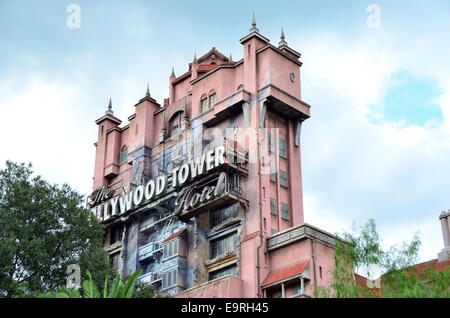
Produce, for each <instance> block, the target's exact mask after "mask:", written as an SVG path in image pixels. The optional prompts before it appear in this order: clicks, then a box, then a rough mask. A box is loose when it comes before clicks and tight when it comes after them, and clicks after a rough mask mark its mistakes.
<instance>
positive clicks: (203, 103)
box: [200, 97, 208, 113]
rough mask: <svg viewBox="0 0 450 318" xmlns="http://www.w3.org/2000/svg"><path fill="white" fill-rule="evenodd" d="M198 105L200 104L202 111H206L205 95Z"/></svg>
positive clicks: (206, 100)
mask: <svg viewBox="0 0 450 318" xmlns="http://www.w3.org/2000/svg"><path fill="white" fill-rule="evenodd" d="M200 105H201V106H200V107H201V110H202V113H203V112H206V111H207V110H208V99H207V98H206V97H205V99H202V100H201V101H200Z"/></svg>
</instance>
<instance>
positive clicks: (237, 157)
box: [88, 21, 334, 297]
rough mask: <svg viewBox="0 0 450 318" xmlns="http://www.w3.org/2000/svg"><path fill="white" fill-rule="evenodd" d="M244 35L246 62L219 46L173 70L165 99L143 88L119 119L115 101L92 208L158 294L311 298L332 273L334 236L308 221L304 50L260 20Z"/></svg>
mask: <svg viewBox="0 0 450 318" xmlns="http://www.w3.org/2000/svg"><path fill="white" fill-rule="evenodd" d="M240 43H241V45H242V49H243V58H242V59H240V60H239V61H233V60H232V59H231V58H228V57H226V56H224V55H223V54H221V53H220V52H219V51H218V50H217V49H216V48H212V49H211V50H210V51H209V52H207V53H206V54H204V55H202V56H200V57H199V58H197V57H196V56H195V57H194V60H193V62H192V63H189V65H188V67H187V69H188V70H187V71H186V72H185V73H183V74H182V75H179V76H176V75H175V72H174V70H173V71H172V74H171V76H170V77H169V97H168V98H167V99H165V100H164V101H163V102H162V103H161V104H159V103H158V102H157V101H156V100H154V99H153V98H152V97H151V94H150V91H149V89H147V92H146V94H145V96H144V97H143V98H142V99H141V100H140V101H139V102H138V103H137V104H136V105H135V110H136V111H135V114H133V115H131V116H130V117H128V123H127V124H126V125H124V126H121V124H122V121H121V120H120V119H118V118H116V117H115V116H114V114H113V110H112V108H113V105H112V103H111V101H110V104H109V106H108V110H107V111H106V113H105V115H104V116H102V117H101V118H99V119H98V120H97V121H96V124H97V125H98V139H97V142H96V143H95V147H96V161H95V170H94V185H93V189H94V192H93V194H92V195H91V196H90V198H89V200H88V201H89V202H88V206H89V207H90V208H91V209H92V211H93V213H95V214H96V215H97V217H98V219H99V222H101V223H103V224H104V225H105V228H106V229H107V231H106V233H107V235H106V238H105V248H106V249H107V250H108V252H109V253H110V257H111V262H112V263H113V264H114V266H116V267H117V268H118V269H119V270H120V272H121V274H123V275H125V274H126V273H129V272H133V271H135V270H137V269H142V270H143V273H142V275H141V276H140V278H139V279H141V280H142V281H145V282H148V283H151V284H153V285H154V286H155V288H156V289H157V290H158V291H159V292H161V293H169V294H172V295H176V296H177V297H309V296H311V295H312V293H313V289H314V286H316V285H328V283H329V278H330V270H331V268H332V264H333V245H334V241H333V236H332V235H330V234H329V233H326V232H324V231H322V230H320V229H317V228H315V227H313V226H311V225H308V224H306V223H305V222H304V216H303V196H302V169H301V148H302V146H301V141H300V132H301V125H302V122H303V121H304V120H306V119H308V118H309V117H310V106H309V105H308V104H306V103H305V102H303V100H302V96H301V85H300V67H301V65H302V63H301V62H300V53H298V52H297V51H295V50H293V49H292V48H290V47H289V46H288V44H287V42H286V41H285V38H284V33H283V32H282V36H281V41H280V42H279V44H278V45H273V44H271V43H270V40H269V39H267V38H266V37H264V36H263V35H261V34H260V33H259V30H258V29H257V27H256V23H255V21H253V24H252V28H251V29H250V33H249V34H247V35H246V36H244V37H243V38H241V39H240ZM218 149H219V150H218ZM221 149H223V152H221ZM208 158H209V159H211V161H210V162H209V161H208V160H209V159H208ZM196 160H199V161H196ZM200 162H201V163H202V165H199V163H200ZM203 163H204V165H203ZM160 176H163V177H164V178H160V179H158V177H160ZM158 180H159V181H158ZM160 181H161V184H163V183H164V186H161V187H160V188H158V182H160ZM219 189H220V191H219ZM152 191H153V192H152ZM186 198H188V199H186ZM183 200H185V201H183ZM180 202H181V203H180ZM183 202H185V203H186V204H185V205H183V204H184V203H183Z"/></svg>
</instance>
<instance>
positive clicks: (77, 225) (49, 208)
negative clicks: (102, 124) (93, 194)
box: [0, 161, 112, 297]
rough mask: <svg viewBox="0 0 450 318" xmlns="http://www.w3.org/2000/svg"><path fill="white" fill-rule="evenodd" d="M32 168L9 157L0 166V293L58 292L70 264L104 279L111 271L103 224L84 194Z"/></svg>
mask: <svg viewBox="0 0 450 318" xmlns="http://www.w3.org/2000/svg"><path fill="white" fill-rule="evenodd" d="M31 167H32V166H31V164H28V165H25V164H24V163H21V164H17V163H13V162H11V161H7V162H6V168H5V169H3V170H0V297H31V296H32V295H33V294H37V293H42V292H46V291H52V290H56V288H58V286H61V285H65V282H66V277H67V273H66V269H67V266H68V265H69V264H78V265H80V267H81V269H82V272H84V271H85V270H91V271H92V272H95V276H94V277H93V280H94V281H95V282H97V283H99V282H101V281H103V278H104V277H105V276H106V275H107V274H111V273H112V269H111V266H110V264H109V261H108V256H107V254H106V252H105V251H104V249H103V246H102V242H103V228H102V226H101V225H100V224H99V223H98V222H97V220H96V218H95V217H94V216H93V214H92V213H90V211H89V210H87V209H84V208H83V207H82V202H83V199H82V196H81V195H80V194H78V193H77V192H76V191H74V190H73V189H71V188H70V186H69V185H67V184H63V185H62V186H59V185H53V184H50V183H49V182H47V181H45V180H44V179H42V178H41V177H40V176H32V174H33V171H32V170H31ZM83 278H85V277H83Z"/></svg>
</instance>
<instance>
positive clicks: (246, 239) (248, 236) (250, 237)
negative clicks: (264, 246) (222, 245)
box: [242, 232, 259, 242]
mask: <svg viewBox="0 0 450 318" xmlns="http://www.w3.org/2000/svg"><path fill="white" fill-rule="evenodd" d="M258 234H259V232H255V233H253V234H250V235H247V236H246V237H245V238H244V239H243V240H242V242H245V241H248V240H250V239H252V238H254V237H256V236H257V235H258Z"/></svg>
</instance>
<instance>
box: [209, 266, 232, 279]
mask: <svg viewBox="0 0 450 318" xmlns="http://www.w3.org/2000/svg"><path fill="white" fill-rule="evenodd" d="M236 269H237V266H236V265H231V266H227V267H225V268H221V269H219V270H216V271H214V272H211V273H209V280H213V279H216V278H219V277H223V276H227V275H232V276H236V274H237V271H236Z"/></svg>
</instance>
